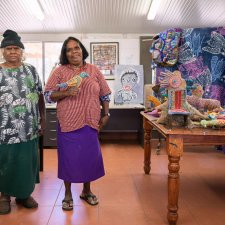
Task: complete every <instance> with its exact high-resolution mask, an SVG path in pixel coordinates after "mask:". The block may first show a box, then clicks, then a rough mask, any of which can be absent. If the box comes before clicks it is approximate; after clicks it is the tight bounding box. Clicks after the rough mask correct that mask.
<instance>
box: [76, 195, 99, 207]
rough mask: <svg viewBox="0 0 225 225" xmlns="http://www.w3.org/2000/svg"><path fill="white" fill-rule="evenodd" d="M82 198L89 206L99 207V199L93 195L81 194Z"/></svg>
mask: <svg viewBox="0 0 225 225" xmlns="http://www.w3.org/2000/svg"><path fill="white" fill-rule="evenodd" d="M80 198H81V199H82V200H84V201H86V202H87V203H88V204H89V205H97V204H98V198H97V197H96V196H95V195H93V194H81V195H80Z"/></svg>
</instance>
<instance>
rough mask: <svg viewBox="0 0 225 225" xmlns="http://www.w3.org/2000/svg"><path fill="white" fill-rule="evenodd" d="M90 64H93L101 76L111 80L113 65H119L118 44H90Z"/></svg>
mask: <svg viewBox="0 0 225 225" xmlns="http://www.w3.org/2000/svg"><path fill="white" fill-rule="evenodd" d="M90 45H91V46H90V49H91V63H92V64H95V65H96V66H97V67H98V68H99V70H100V71H101V72H102V74H103V75H104V76H105V77H106V79H107V78H111V77H112V76H113V75H114V74H115V65H117V64H119V43H118V42H91V43H90Z"/></svg>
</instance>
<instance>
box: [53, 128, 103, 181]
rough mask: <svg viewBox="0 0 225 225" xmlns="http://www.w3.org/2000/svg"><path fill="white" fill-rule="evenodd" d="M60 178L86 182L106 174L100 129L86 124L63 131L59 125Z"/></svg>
mask: <svg viewBox="0 0 225 225" xmlns="http://www.w3.org/2000/svg"><path fill="white" fill-rule="evenodd" d="M57 137H58V140H57V141H58V143H57V144H58V178H59V179H62V180H64V181H66V182H70V183H86V182H91V181H94V180H96V179H98V178H100V177H102V176H104V175H105V171H104V165H103V159H102V153H101V149H100V144H99V140H98V131H97V130H95V129H93V128H91V127H89V126H85V127H83V128H81V129H78V130H75V131H71V132H61V129H60V126H58V132H57Z"/></svg>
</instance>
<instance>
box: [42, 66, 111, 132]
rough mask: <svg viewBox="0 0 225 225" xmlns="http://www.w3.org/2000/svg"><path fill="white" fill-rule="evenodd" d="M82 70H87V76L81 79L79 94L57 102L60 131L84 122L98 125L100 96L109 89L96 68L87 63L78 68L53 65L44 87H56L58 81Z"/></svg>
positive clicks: (67, 78) (81, 124)
mask: <svg viewBox="0 0 225 225" xmlns="http://www.w3.org/2000/svg"><path fill="white" fill-rule="evenodd" d="M81 72H86V73H87V74H88V75H89V76H88V77H87V78H85V79H83V81H82V84H81V86H80V92H79V94H78V95H77V96H71V97H67V98H64V99H62V100H60V101H58V102H57V117H58V120H59V123H60V127H61V130H62V132H69V131H73V130H77V129H79V128H82V127H84V126H85V125H88V126H90V127H92V128H94V129H98V123H99V120H100V112H101V108H100V96H105V95H107V94H110V93H111V91H110V89H109V86H108V84H107V82H106V80H105V78H104V76H103V75H102V74H101V72H100V71H99V69H98V68H97V67H96V66H94V65H92V64H88V63H87V64H85V65H84V66H82V67H80V68H74V67H73V66H71V65H63V66H60V67H58V68H56V69H55V70H54V71H53V73H52V75H51V76H50V77H49V79H48V81H47V84H46V86H45V91H58V88H57V86H56V85H57V84H59V83H62V82H66V81H68V80H69V79H71V78H72V77H73V76H74V75H78V74H80V73H81ZM60 91H63V90H60Z"/></svg>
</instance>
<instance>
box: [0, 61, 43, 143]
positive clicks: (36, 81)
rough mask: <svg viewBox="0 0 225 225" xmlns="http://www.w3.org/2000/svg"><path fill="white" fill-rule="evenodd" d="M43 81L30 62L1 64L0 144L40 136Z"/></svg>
mask: <svg viewBox="0 0 225 225" xmlns="http://www.w3.org/2000/svg"><path fill="white" fill-rule="evenodd" d="M41 92H42V84H41V81H40V78H39V76H38V73H37V71H36V69H35V68H34V67H33V66H32V65H29V64H23V65H21V66H20V67H19V68H15V69H11V68H2V67H0V144H15V143H20V142H27V141H29V140H32V139H33V138H35V137H37V135H38V131H39V128H40V127H39V124H40V123H39V122H40V115H39V109H38V100H39V94H40V93H41Z"/></svg>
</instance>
